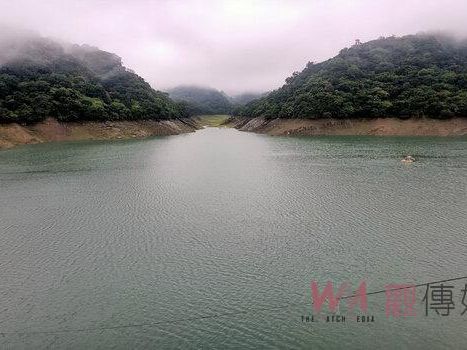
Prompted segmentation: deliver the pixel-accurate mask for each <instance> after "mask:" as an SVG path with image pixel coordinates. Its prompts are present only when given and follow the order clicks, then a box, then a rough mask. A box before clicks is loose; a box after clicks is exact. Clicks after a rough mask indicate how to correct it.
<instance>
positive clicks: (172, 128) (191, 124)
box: [0, 118, 199, 149]
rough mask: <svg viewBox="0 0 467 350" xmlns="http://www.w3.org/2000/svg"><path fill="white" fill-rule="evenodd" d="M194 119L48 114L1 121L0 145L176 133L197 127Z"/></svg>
mask: <svg viewBox="0 0 467 350" xmlns="http://www.w3.org/2000/svg"><path fill="white" fill-rule="evenodd" d="M198 127H199V126H198V123H197V120H195V119H173V120H161V121H155V120H138V121H118V122H81V123H60V122H58V121H57V120H55V119H52V118H49V119H47V120H45V121H44V122H40V123H38V124H34V125H20V124H17V123H12V124H0V149H2V148H10V147H13V146H16V145H22V144H31V143H42V142H51V141H74V140H108V139H128V138H143V137H148V136H163V135H176V134H181V133H186V132H192V131H195V130H196V129H198Z"/></svg>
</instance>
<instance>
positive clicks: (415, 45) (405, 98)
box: [238, 34, 467, 118]
mask: <svg viewBox="0 0 467 350" xmlns="http://www.w3.org/2000/svg"><path fill="white" fill-rule="evenodd" d="M238 114H240V115H244V116H248V117H257V116H263V117H266V118H276V117H280V118H293V117H296V118H322V117H334V118H345V117H349V118H353V117H385V116H388V117H389V116H394V117H402V118H403V117H412V116H428V117H434V118H447V117H451V116H464V117H465V116H467V42H465V41H464V42H459V41H456V40H455V39H453V38H450V37H447V36H444V35H428V34H420V35H410V36H404V37H401V38H396V37H389V38H380V39H378V40H374V41H370V42H367V43H365V44H360V43H356V45H354V46H352V47H351V48H345V49H343V50H342V51H341V52H340V53H339V55H337V56H336V57H334V58H331V59H329V60H327V61H325V62H322V63H318V64H313V63H311V62H310V63H308V64H307V66H306V68H305V69H304V70H303V71H302V72H300V73H298V72H296V73H294V74H293V76H291V77H289V78H287V79H286V84H285V85H284V86H282V87H281V88H280V89H278V90H275V91H273V92H271V93H270V94H269V95H268V96H266V97H263V98H261V99H259V100H256V101H252V102H250V103H248V104H247V105H246V106H245V107H244V108H242V109H241V110H239V111H238Z"/></svg>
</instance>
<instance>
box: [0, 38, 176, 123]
mask: <svg viewBox="0 0 467 350" xmlns="http://www.w3.org/2000/svg"><path fill="white" fill-rule="evenodd" d="M184 115H185V111H184V109H183V107H182V106H180V105H179V104H177V103H175V102H173V101H172V100H170V98H169V97H168V95H167V94H165V93H162V92H160V91H155V90H154V89H152V88H151V86H150V85H149V84H148V83H147V82H145V81H144V79H143V78H141V77H139V76H138V75H136V74H135V73H133V72H131V71H129V70H127V69H126V68H125V67H124V66H123V65H122V62H121V58H120V57H118V56H117V55H115V54H112V53H109V52H105V51H101V50H98V49H97V48H94V47H90V46H87V45H83V46H78V45H62V44H59V43H57V42H55V41H53V40H50V39H46V38H42V37H38V36H27V37H10V38H9V40H4V41H3V42H1V43H0V122H37V121H41V120H44V119H45V118H47V117H56V118H57V119H58V120H61V121H79V120H136V119H170V118H175V117H180V116H184Z"/></svg>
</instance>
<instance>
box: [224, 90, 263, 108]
mask: <svg viewBox="0 0 467 350" xmlns="http://www.w3.org/2000/svg"><path fill="white" fill-rule="evenodd" d="M265 95H266V93H254V92H245V93H243V94H240V95H235V96H232V97H231V98H230V101H231V102H232V104H233V105H235V106H243V105H246V104H247V103H248V102H251V101H253V100H256V99H258V98H261V97H263V96H265Z"/></svg>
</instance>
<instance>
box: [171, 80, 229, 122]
mask: <svg viewBox="0 0 467 350" xmlns="http://www.w3.org/2000/svg"><path fill="white" fill-rule="evenodd" d="M169 95H170V97H171V98H172V99H174V100H175V101H177V102H180V103H182V104H183V105H184V107H185V109H186V110H187V112H188V114H190V115H206V114H207V115H215V114H229V113H230V112H231V110H232V104H231V103H230V100H229V97H228V96H227V95H226V94H225V93H223V92H222V91H218V90H216V89H211V88H206V87H199V86H177V87H175V88H173V89H171V90H169Z"/></svg>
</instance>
